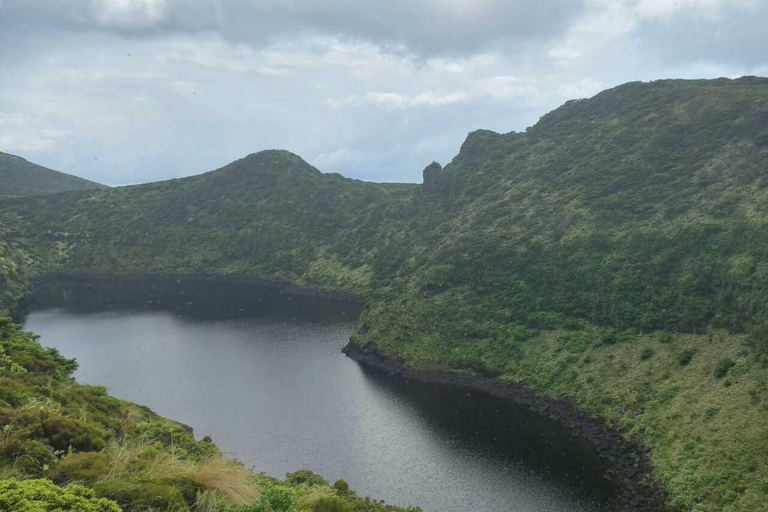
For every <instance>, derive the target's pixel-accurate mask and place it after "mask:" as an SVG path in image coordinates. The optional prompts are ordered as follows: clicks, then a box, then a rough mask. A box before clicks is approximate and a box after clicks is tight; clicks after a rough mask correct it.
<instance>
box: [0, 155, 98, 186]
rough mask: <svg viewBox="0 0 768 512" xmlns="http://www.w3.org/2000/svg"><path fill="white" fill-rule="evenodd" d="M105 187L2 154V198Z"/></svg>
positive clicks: (0, 171) (0, 172) (0, 173)
mask: <svg viewBox="0 0 768 512" xmlns="http://www.w3.org/2000/svg"><path fill="white" fill-rule="evenodd" d="M99 187H103V185H99V184H98V183H94V182H92V181H88V180H84V179H83V178H78V177H77V176H72V175H70V174H64V173H63V172H58V171H53V170H51V169H47V168H45V167H42V166H39V165H36V164H33V163H30V162H28V161H26V160H24V159H23V158H21V157H18V156H15V155H9V154H8V153H3V152H0V196H32V195H39V194H53V193H56V192H64V191H67V190H88V189H93V188H99Z"/></svg>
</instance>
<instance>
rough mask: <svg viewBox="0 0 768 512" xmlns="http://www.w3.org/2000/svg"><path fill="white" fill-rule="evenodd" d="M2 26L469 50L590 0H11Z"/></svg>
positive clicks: (527, 32) (555, 25)
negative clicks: (328, 39)
mask: <svg viewBox="0 0 768 512" xmlns="http://www.w3.org/2000/svg"><path fill="white" fill-rule="evenodd" d="M1 5H2V7H0V28H2V27H3V26H5V27H6V28H7V27H9V26H17V27H18V26H19V25H25V26H28V27H33V28H34V27H43V28H51V27H56V28H70V29H80V30H98V31H107V32H113V33H117V34H121V35H124V36H144V35H152V34H154V35H160V34H168V33H179V32H181V33H189V32H192V33H194V32H200V31H214V32H217V33H219V34H220V35H221V36H222V37H224V38H225V39H227V40H230V41H235V42H246V43H251V44H254V45H263V44H267V43H269V42H270V41H272V40H274V39H275V38H291V37H296V36H297V35H300V36H303V35H333V36H335V37H342V38H350V39H354V40H363V41H370V42H374V43H377V44H381V45H382V46H384V47H388V48H389V49H390V50H392V51H397V50H398V49H400V50H405V51H408V52H411V53H415V54H423V55H437V54H469V53H472V52H474V51H476V50H478V49H479V48H483V47H486V46H488V45H489V44H492V43H494V42H498V41H512V42H515V41H527V42H530V41H544V40H547V39H550V38H552V37H556V36H557V35H558V34H562V33H563V32H564V31H565V30H566V29H567V28H568V26H569V25H570V24H571V23H572V22H573V20H574V19H575V18H577V17H578V15H579V14H580V13H581V12H582V11H583V10H584V8H585V1H584V0H548V1H546V2H545V1H541V0H475V1H465V0H425V1H421V2H418V1H413V0H382V1H376V2H361V1H350V0H296V1H292V2H288V1H284V0H258V1H257V0H132V1H131V2H128V1H123V0H57V1H55V2H51V1H50V0H5V1H4V2H3V3H2V4H1Z"/></svg>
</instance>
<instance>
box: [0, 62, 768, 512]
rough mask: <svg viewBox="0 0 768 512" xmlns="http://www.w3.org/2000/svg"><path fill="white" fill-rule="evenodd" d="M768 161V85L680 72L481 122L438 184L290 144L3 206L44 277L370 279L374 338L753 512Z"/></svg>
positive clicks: (717, 501)
mask: <svg viewBox="0 0 768 512" xmlns="http://www.w3.org/2000/svg"><path fill="white" fill-rule="evenodd" d="M767 161H768V80H766V79H760V78H754V77H747V78H743V79H739V80H726V79H720V80H712V81H659V82H653V83H649V84H644V83H631V84H627V85H624V86H621V87H618V88H615V89H611V90H608V91H605V92H603V93H601V94H598V95H597V96H595V97H594V98H591V99H588V100H579V101H571V102H568V103H566V104H565V105H564V106H562V107H560V108H559V109H557V110H555V111H553V112H551V113H549V114H547V115H545V116H544V117H543V118H542V119H541V120H540V121H539V122H538V123H537V124H536V125H535V126H533V127H532V128H530V129H528V130H527V131H526V132H525V133H509V134H504V135H501V134H497V133H493V132H489V131H478V132H474V133H472V134H470V135H469V137H468V138H467V140H466V142H465V143H464V144H463V146H462V148H461V151H460V153H459V154H458V155H457V156H456V158H454V160H453V161H452V162H451V163H450V164H449V165H447V166H446V167H445V168H444V169H443V168H441V167H440V166H439V165H436V164H432V165H430V166H429V167H428V168H427V169H426V170H425V173H424V178H425V182H424V184H423V186H416V185H393V184H371V183H363V182H359V181H355V180H348V179H344V178H342V177H341V176H338V175H324V174H322V173H320V172H319V171H317V170H316V169H314V168H312V167H311V166H309V165H308V164H306V163H305V162H303V161H302V160H301V159H300V158H299V157H297V156H295V155H292V154H290V153H288V152H284V151H268V152H262V153H258V154H255V155H250V156H249V157H247V158H244V159H242V160H239V161H237V162H234V163H232V164H230V165H228V166H226V167H224V168H222V169H219V170H218V171H214V172H211V173H207V174H204V175H200V176H195V177H190V178H185V179H181V180H173V181H168V182H162V183H154V184H148V185H141V186H135V187H124V188H117V189H95V190H91V191H84V192H71V193H67V194H55V195H51V196H44V197H30V198H23V199H5V200H3V201H1V202H0V211H2V212H5V214H6V215H7V217H8V218H9V219H13V223H14V227H13V230H12V231H9V232H12V237H11V236H10V235H8V236H6V238H5V240H6V244H10V245H8V247H9V248H8V249H6V252H7V251H8V250H16V251H19V250H23V251H27V252H28V253H30V254H32V255H33V256H32V257H30V261H32V262H35V263H34V265H32V268H33V269H34V271H36V272H46V271H64V272H74V273H77V272H101V273H107V274H120V273H129V272H156V273H211V274H220V275H237V276H258V277H262V278H267V279H273V280H278V281H283V282H289V283H292V284H296V285H301V286H307V287H312V288H317V289H322V290H328V291H334V292H339V293H344V294H354V295H359V296H364V297H365V298H366V308H365V311H364V312H363V315H362V317H361V319H360V322H359V325H358V328H357V330H356V332H355V334H354V336H353V340H352V342H353V343H355V344H358V345H361V346H368V347H372V348H374V349H375V350H377V351H378V352H379V353H381V354H384V355H388V356H391V357H395V358H398V359H401V360H403V361H405V362H406V363H407V364H410V365H411V366H413V367H414V368H422V369H424V368H436V369H443V370H445V371H460V372H464V373H466V372H479V373H483V374H485V375H493V376H496V378H497V379H499V380H500V381H501V382H519V383H524V384H526V385H527V386H530V387H532V388H533V389H535V390H537V391H538V392H540V393H542V394H544V395H548V396H556V397H569V398H571V399H573V400H574V401H575V402H576V403H578V404H579V406H580V407H583V408H584V410H585V411H588V412H589V413H591V414H594V415H596V416H598V417H601V418H603V419H604V420H606V421H607V422H609V423H611V424H613V425H616V426H617V427H619V428H621V429H623V431H624V432H625V433H626V435H627V436H629V437H633V438H635V439H638V440H640V441H642V442H643V443H645V444H646V445H647V446H649V447H650V448H651V460H652V462H653V464H654V466H655V468H656V472H655V475H654V476H655V477H656V478H657V479H658V480H660V481H662V482H663V483H664V484H665V486H666V487H667V489H668V490H669V492H670V500H671V502H672V504H674V505H676V506H678V507H680V508H681V509H683V510H696V511H699V512H714V511H728V512H748V511H758V510H764V504H765V503H768V484H767V483H766V482H768V480H767V479H768V445H767V444H766V440H767V439H768V394H767V393H768V369H767V367H768V263H767V262H768V229H766V228H768V181H766V174H765V173H766V162H767ZM8 222H10V221H8ZM12 244H16V245H14V246H12ZM14 247H15V249H14ZM6 258H7V256H6ZM14 258H15V259H14V261H17V260H18V256H15V257H14ZM26 267H27V265H25V268H26ZM266 506H272V505H270V504H265V505H264V507H266Z"/></svg>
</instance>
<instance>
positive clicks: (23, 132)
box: [0, 112, 68, 152]
mask: <svg viewBox="0 0 768 512" xmlns="http://www.w3.org/2000/svg"><path fill="white" fill-rule="evenodd" d="M67 135H68V133H67V132H66V131H65V130H59V129H56V128H52V127H50V126H48V124H47V123H46V122H45V121H44V120H42V119H34V118H32V117H30V116H28V115H26V114H22V113H19V112H0V148H2V149H3V150H5V151H11V152H13V151H19V152H23V151H31V152H52V151H55V150H57V149H59V148H60V144H61V143H62V142H63V140H64V139H65V138H66V137H67Z"/></svg>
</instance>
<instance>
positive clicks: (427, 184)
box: [421, 162, 447, 196]
mask: <svg viewBox="0 0 768 512" xmlns="http://www.w3.org/2000/svg"><path fill="white" fill-rule="evenodd" d="M446 188H447V187H446V183H445V176H444V175H443V166H442V165H440V164H439V163H437V162H432V163H431V164H429V165H428V166H426V167H425V168H424V184H423V185H422V189H421V190H422V193H423V194H424V195H427V196H440V195H443V194H444V193H445V191H446Z"/></svg>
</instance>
